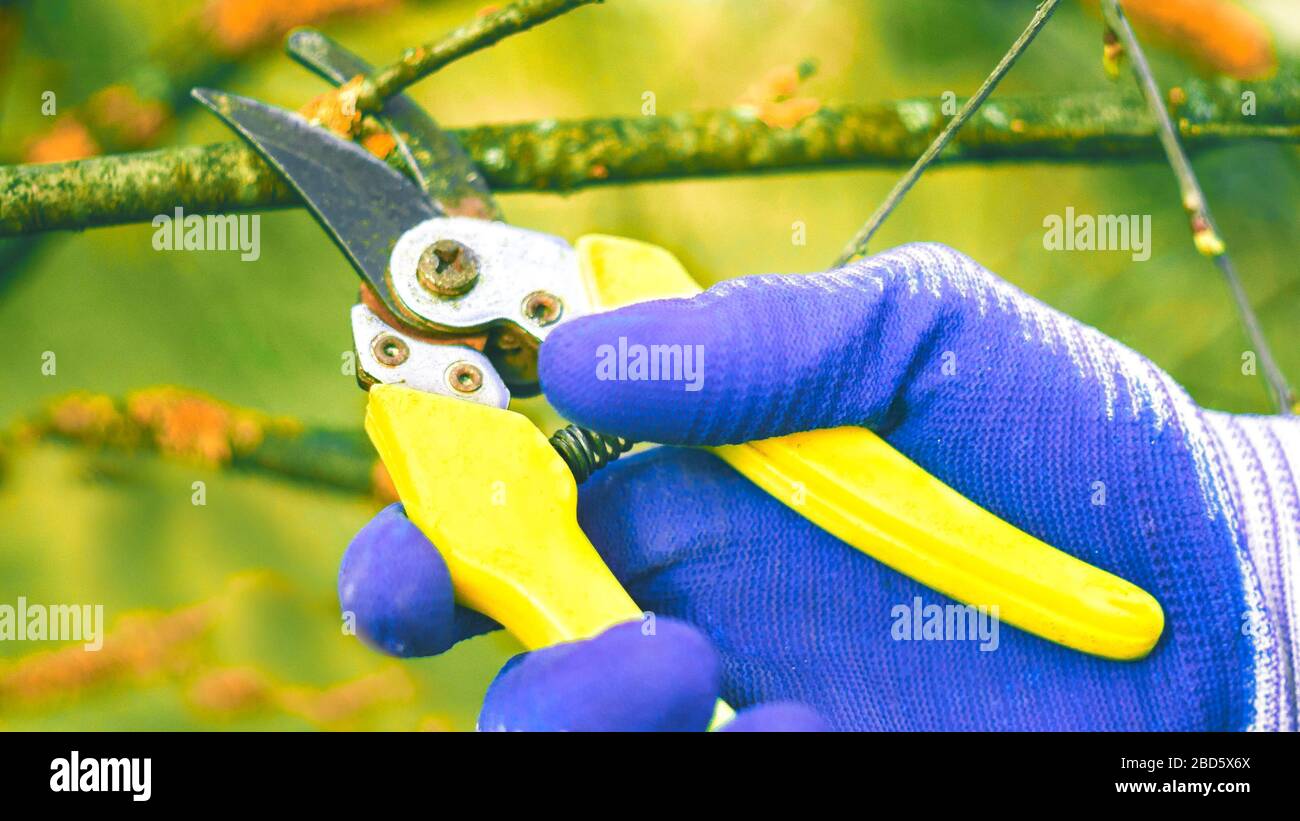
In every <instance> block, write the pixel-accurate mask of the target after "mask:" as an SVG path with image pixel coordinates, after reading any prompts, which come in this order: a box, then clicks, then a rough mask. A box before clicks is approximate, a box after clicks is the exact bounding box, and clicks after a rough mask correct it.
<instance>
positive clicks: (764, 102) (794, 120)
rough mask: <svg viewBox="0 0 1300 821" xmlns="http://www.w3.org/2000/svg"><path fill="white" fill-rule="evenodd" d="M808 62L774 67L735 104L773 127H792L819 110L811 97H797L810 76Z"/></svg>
mask: <svg viewBox="0 0 1300 821" xmlns="http://www.w3.org/2000/svg"><path fill="white" fill-rule="evenodd" d="M813 70H814V68H813V65H812V64H811V63H807V62H805V63H800V64H798V65H784V66H777V67H776V68H773V69H772V70H770V71H768V72H767V73H766V74H764V75H763V77H762V79H761V80H759V81H758V82H757V83H755V84H754V85H752V86H750V87H749V88H748V89H746V91H745V93H744V94H742V95H741V96H740V99H739V100H737V101H736V104H737V106H738V107H740V108H742V109H746V110H750V111H752V112H753V113H754V115H755V116H756V117H758V119H759V120H762V121H763V122H764V123H766V124H767V125H769V126H771V127H772V128H794V127H795V126H796V125H798V124H799V123H801V122H803V121H804V120H806V119H807V118H809V117H811V116H812V115H814V114H816V113H817V112H818V111H819V110H821V101H819V100H817V99H816V98H814V97H806V96H805V97H800V96H796V95H797V94H798V92H799V86H800V84H801V83H802V82H803V81H804V80H806V79H807V78H808V77H809V76H811V75H812V73H813Z"/></svg>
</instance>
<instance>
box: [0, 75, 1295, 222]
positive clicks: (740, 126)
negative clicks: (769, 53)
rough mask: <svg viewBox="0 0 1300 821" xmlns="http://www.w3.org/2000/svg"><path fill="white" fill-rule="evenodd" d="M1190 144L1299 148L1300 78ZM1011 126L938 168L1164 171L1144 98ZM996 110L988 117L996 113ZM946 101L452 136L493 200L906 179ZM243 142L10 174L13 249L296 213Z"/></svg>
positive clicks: (1066, 109)
mask: <svg viewBox="0 0 1300 821" xmlns="http://www.w3.org/2000/svg"><path fill="white" fill-rule="evenodd" d="M1181 88H1183V90H1184V92H1185V96H1186V99H1187V102H1186V103H1185V110H1186V111H1187V112H1188V114H1187V120H1186V121H1185V122H1180V124H1179V127H1180V129H1181V133H1182V135H1183V138H1184V140H1185V142H1186V145H1187V146H1188V147H1190V148H1193V149H1197V150H1200V149H1208V148H1213V147H1216V146H1221V145H1228V144H1232V143H1233V142H1235V141H1238V140H1244V139H1269V140H1281V141H1286V142H1296V141H1297V140H1300V127H1298V126H1297V123H1296V121H1297V120H1300V116H1298V115H1297V112H1300V72H1296V71H1286V72H1283V73H1282V74H1280V75H1279V76H1278V77H1277V78H1276V79H1274V80H1270V81H1268V82H1265V83H1256V84H1254V85H1252V87H1251V88H1252V89H1253V90H1254V91H1255V92H1256V93H1257V95H1258V100H1257V102H1258V109H1257V111H1256V113H1255V114H1254V116H1251V117H1247V116H1245V115H1244V114H1242V112H1241V106H1240V88H1239V87H1238V86H1237V85H1234V84H1219V83H1206V82H1202V81H1199V80H1193V81H1189V82H1187V83H1185V84H1184V85H1183V86H1181ZM995 103H996V105H997V107H998V113H999V114H1000V115H1001V116H999V117H996V118H994V117H975V118H973V119H972V120H971V121H970V122H968V123H967V124H966V126H965V127H964V128H963V129H962V130H961V132H960V133H959V134H957V135H956V136H955V137H954V138H953V140H952V142H951V143H950V144H949V146H948V149H947V150H945V151H944V152H943V154H942V156H941V157H939V158H938V160H936V164H938V165H947V164H954V163H969V162H993V161H997V162H1030V161H1038V160H1049V161H1053V162H1094V161H1116V160H1119V161H1127V160H1135V159H1148V158H1150V157H1158V156H1160V144H1159V142H1158V141H1157V140H1156V139H1155V133H1156V128H1155V124H1154V122H1153V121H1152V119H1151V115H1150V114H1149V113H1148V111H1147V108H1146V105H1145V103H1144V102H1143V101H1142V97H1141V95H1139V94H1138V93H1137V92H1136V89H1135V90H1134V91H1132V92H1130V93H1125V94H1115V93H1113V92H1100V93H1085V94H1072V95H1065V96H1057V97H1041V96H1026V97H1003V98H999V99H998V100H996V101H995ZM993 104H994V103H990V105H993ZM939 116H940V115H939V109H938V105H937V104H936V102H935V101H934V100H933V99H910V100H896V101H893V102H887V103H879V104H874V105H842V106H824V107H822V108H821V109H820V110H818V111H817V112H816V113H815V114H812V115H810V116H808V117H806V118H805V119H803V120H801V121H800V122H798V123H796V124H794V125H793V126H791V127H789V128H776V127H772V126H768V125H766V124H764V123H763V122H762V120H760V119H758V118H756V117H755V116H754V115H753V114H752V112H749V111H746V110H744V109H741V108H731V109H720V110H716V111H702V112H695V113H681V114H671V115H663V116H635V117H601V118H593V119H586V120H559V121H556V120H548V121H542V122H531V123H512V124H506V125H485V126H476V127H472V128H464V129H458V130H454V131H452V134H454V136H455V137H456V139H457V140H458V141H459V142H460V144H461V145H463V146H464V147H465V150H466V151H467V152H469V154H470V156H471V157H472V158H473V159H474V162H475V163H476V164H477V165H478V167H479V169H480V170H481V171H482V172H483V175H484V178H485V179H486V180H487V182H488V184H489V185H490V186H491V187H492V189H493V190H494V191H497V192H510V191H545V192H549V193H563V192H568V191H574V190H578V189H582V188H588V187H591V186H598V185H616V184H628V183H636V182H642V181H646V180H670V179H685V178H694V177H711V176H720V175H737V174H754V173H760V172H773V171H791V170H826V169H830V168H844V167H863V166H878V167H879V166H887V167H896V166H905V165H907V164H910V163H911V162H913V160H914V159H915V158H916V156H917V155H918V154H919V153H920V152H921V151H923V150H924V149H925V146H926V145H928V144H929V142H930V141H931V139H932V138H933V134H934V129H935V127H936V124H937V123H938V122H939ZM298 204H299V202H298V199H297V198H296V197H295V196H294V194H293V193H292V192H291V191H290V190H289V188H288V187H287V186H286V185H285V184H284V183H283V181H282V180H280V178H279V177H278V176H277V175H276V173H275V172H274V171H273V170H272V169H270V168H269V167H268V166H267V165H266V164H265V163H263V162H262V160H261V159H260V158H259V157H258V156H257V154H256V153H255V152H254V151H253V150H251V149H249V148H247V147H246V146H244V145H243V144H242V143H221V144H217V145H207V146H180V147H175V148H164V149H159V150H157V151H146V152H139V153H134V154H120V155H110V156H105V157H94V158H91V159H87V160H80V161H77V162H71V163H57V164H49V165H16V166H0V237H4V236H17V235H26V234H33V233H36V232H39V231H52V230H65V229H82V228H90V227H94V226H99V225H118V224H122V223H130V222H141V221H145V222H147V221H149V220H150V219H152V218H153V217H154V216H155V215H157V214H170V213H171V212H172V210H173V209H174V208H176V207H178V206H179V207H181V208H184V209H185V211H186V212H187V213H191V214H200V213H230V212H232V211H244V210H265V209H267V208H276V207H290V206H296V205H298Z"/></svg>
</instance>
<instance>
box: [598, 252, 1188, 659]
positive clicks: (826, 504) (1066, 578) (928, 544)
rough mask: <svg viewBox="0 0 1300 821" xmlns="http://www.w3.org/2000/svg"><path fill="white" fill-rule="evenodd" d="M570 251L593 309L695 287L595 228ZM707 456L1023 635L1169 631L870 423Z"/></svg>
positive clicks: (1149, 610) (1096, 574)
mask: <svg viewBox="0 0 1300 821" xmlns="http://www.w3.org/2000/svg"><path fill="white" fill-rule="evenodd" d="M577 250H578V258H579V261H580V265H581V266H582V271H583V275H584V278H585V280H586V282H587V287H588V290H589V296H590V297H591V298H592V301H593V303H594V304H595V305H597V306H598V308H599V309H612V308H616V307H619V306H622V305H629V304H632V303H634V302H641V301H645V300H647V299H658V298H664V297H674V296H690V295H693V294H696V293H699V290H700V288H699V285H698V284H696V283H695V281H694V280H693V279H691V277H690V275H689V274H688V273H686V271H685V269H683V268H682V266H681V263H679V262H678V261H677V259H676V258H675V257H674V256H673V255H672V254H670V253H669V252H668V251H665V250H664V249H662V248H659V247H657V246H653V245H647V244H645V243H641V242H635V241H632V240H627V239H622V238H618V237H606V236H598V235H592V236H586V237H583V238H581V239H580V240H578V243H577ZM713 451H714V453H716V454H717V455H718V456H720V457H722V458H723V459H724V460H726V461H727V463H728V464H730V465H731V466H732V467H733V468H735V469H736V470H737V471H739V472H740V473H741V474H743V475H744V476H746V477H747V478H748V479H749V480H750V481H752V482H754V483H755V484H756V485H758V486H759V487H760V488H762V489H763V490H765V491H767V492H768V493H770V494H771V495H773V496H775V497H776V498H777V499H779V500H781V501H782V502H783V503H785V504H786V505H788V506H789V507H790V508H791V509H793V510H794V511H795V512H797V513H799V514H800V515H802V516H803V517H805V518H806V519H808V520H809V521H811V522H813V523H815V524H816V525H818V526H819V527H821V528H822V529H824V530H826V531H827V532H829V533H831V534H833V535H835V536H837V537H838V538H840V539H842V540H843V541H845V542H847V543H848V544H850V545H852V546H853V547H854V548H856V549H858V550H860V551H862V552H863V553H866V554H867V555H869V556H872V557H873V558H875V559H877V560H879V561H881V562H883V563H884V564H886V565H888V566H890V567H892V568H894V569H895V570H897V571H899V572H900V573H903V574H904V575H906V576H910V577H911V578H913V579H916V580H917V581H919V582H921V583H922V584H925V585H927V586H928V587H931V588H933V589H935V590H938V591H940V592H942V593H945V594H947V595H949V596H951V597H952V598H954V599H957V600H958V601H961V602H964V603H966V604H972V605H979V606H988V607H997V608H998V610H997V615H998V617H999V618H1000V619H1001V620H1002V621H1005V622H1007V623H1008V624H1013V625H1015V626H1017V627H1019V628H1021V629H1022V630H1026V631H1028V632H1030V633H1033V634H1035V635H1038V636H1041V637H1043V638H1045V639H1049V640H1051V641H1054V642H1057V643H1058V644H1062V645H1065V646H1066V647H1071V648H1074V649H1076V650H1080V651H1083V652H1085V653H1092V654H1094V655H1098V656H1104V657H1106V658H1113V659H1138V658H1142V657H1143V656H1145V655H1146V654H1147V653H1149V652H1150V651H1151V648H1152V647H1154V646H1155V643H1156V641H1157V640H1158V639H1159V638H1160V634H1161V632H1162V631H1163V629H1164V613H1163V611H1162V610H1161V609H1160V604H1159V603H1158V602H1157V601H1156V600H1155V598H1153V597H1152V596H1151V595H1150V594H1148V593H1147V592H1146V591H1144V590H1142V589H1141V588H1140V587H1137V586H1136V585H1133V584H1131V583H1129V582H1127V581H1125V580H1124V579H1121V578H1120V577H1118V576H1115V575H1113V574H1111V573H1107V572H1106V571H1104V570H1101V569H1099V568H1096V567H1093V566H1092V565H1090V564H1088V563H1086V562H1083V561H1080V560H1079V559H1076V558H1074V557H1073V556H1071V555H1069V554H1068V553H1064V552H1062V551H1060V550H1057V549H1056V548H1054V547H1052V546H1050V545H1048V544H1045V543H1044V542H1041V541H1039V540H1038V539H1035V538H1034V537H1032V536H1030V535H1029V534H1027V533H1025V532H1024V531H1022V530H1019V529H1017V528H1015V527H1013V526H1012V525H1010V524H1008V523H1006V522H1004V521H1003V520H1001V519H999V518H997V517H996V516H994V515H993V514H992V513H989V512H988V511H986V510H984V509H983V508H981V507H979V506H978V505H976V504H975V503H973V502H971V501H970V500H968V499H966V498H965V497H964V496H962V495H961V494H959V493H957V492H956V491H955V490H953V489H952V488H950V487H948V486H947V485H945V484H944V483H943V482H940V481H939V480H938V479H936V478H935V477H933V476H931V475H930V474H928V473H926V472H925V471H924V470H922V469H921V468H920V467H919V466H918V465H916V464H915V463H914V462H912V461H911V460H909V459H908V458H907V457H905V456H903V455H902V454H901V453H899V452H898V451H896V450H894V449H893V448H892V447H890V445H889V444H887V443H886V442H885V441H884V440H882V439H881V438H880V437H878V436H877V435H876V434H874V433H872V432H871V431H869V430H867V429H866V428H859V427H845V428H834V429H829V430H817V431H809V432H807V433H798V434H793V435H790V436H782V437H779V438H775V439H766V440H763V441H760V442H749V443H746V444H743V445H729V446H726V447H720V448H714V449H713ZM846 606H852V603H846Z"/></svg>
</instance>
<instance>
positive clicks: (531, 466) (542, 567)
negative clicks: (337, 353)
mask: <svg viewBox="0 0 1300 821" xmlns="http://www.w3.org/2000/svg"><path fill="white" fill-rule="evenodd" d="M366 432H367V433H369V434H370V439H371V441H372V442H374V444H375V448H376V450H378V451H379V456H380V458H381V459H383V461H384V465H385V466H386V467H387V468H388V473H389V475H390V476H391V477H392V479H393V486H394V487H396V489H397V494H398V496H400V497H401V499H402V503H403V505H404V506H405V507H406V515H407V516H408V517H409V518H410V519H411V521H413V522H414V523H415V524H416V526H417V527H419V528H420V530H422V531H424V535H426V536H428V537H429V541H431V542H433V543H434V545H435V546H437V548H438V552H439V553H441V554H442V557H443V559H444V560H445V561H446V562H447V569H448V571H450V573H451V577H452V580H453V581H454V582H455V586H456V598H457V599H458V600H459V601H460V602H461V603H462V604H465V605H467V606H469V607H472V608H474V609H475V610H477V611H479V612H480V613H485V614H487V615H488V616H491V617H492V618H494V619H496V620H497V621H498V622H500V623H501V624H502V625H503V626H504V627H505V628H506V629H508V630H509V631H510V632H511V633H512V634H514V636H515V638H517V639H519V641H520V642H521V643H523V644H524V645H525V646H526V647H528V649H530V650H534V649H537V648H539V647H546V646H548V645H551V644H556V643H558V642H562V641H573V640H576V639H584V638H590V637H592V636H595V635H596V634H598V633H600V632H601V631H602V630H604V629H605V628H607V627H610V626H612V625H615V624H618V623H620V622H625V621H630V620H633V619H640V618H641V608H639V607H637V606H636V603H635V602H633V601H632V598H631V597H630V596H628V594H627V593H626V592H625V591H624V590H623V587H622V585H620V584H619V582H618V580H617V579H616V578H614V574H613V573H611V572H610V571H609V568H607V567H606V566H605V563H604V562H603V561H602V560H601V558H600V555H599V554H598V553H597V552H596V549H595V548H594V547H592V545H591V542H590V541H588V540H587V536H586V534H584V533H583V532H582V529H581V528H579V527H578V519H577V500H578V489H577V486H576V485H575V484H574V481H573V474H572V473H570V471H569V467H568V465H566V464H565V463H564V460H563V459H561V458H560V456H559V454H558V453H556V452H555V448H553V447H552V446H551V443H550V442H548V441H547V439H546V437H545V436H544V435H542V432H541V431H539V430H538V429H537V428H536V427H535V426H534V425H533V423H532V422H531V421H529V420H528V418H527V417H525V416H522V415H520V414H518V413H514V412H513V411H508V410H500V409H497V408H491V407H487V406H485V405H478V404H475V403H473V402H465V401H463V400H459V399H452V398H450V397H445V396H438V395H436V394H431V393H424V392H421V391H416V390H412V389H410V388H406V387H403V386H400V385H375V386H374V387H372V388H371V389H370V400H369V402H368V403H367V406H366Z"/></svg>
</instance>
